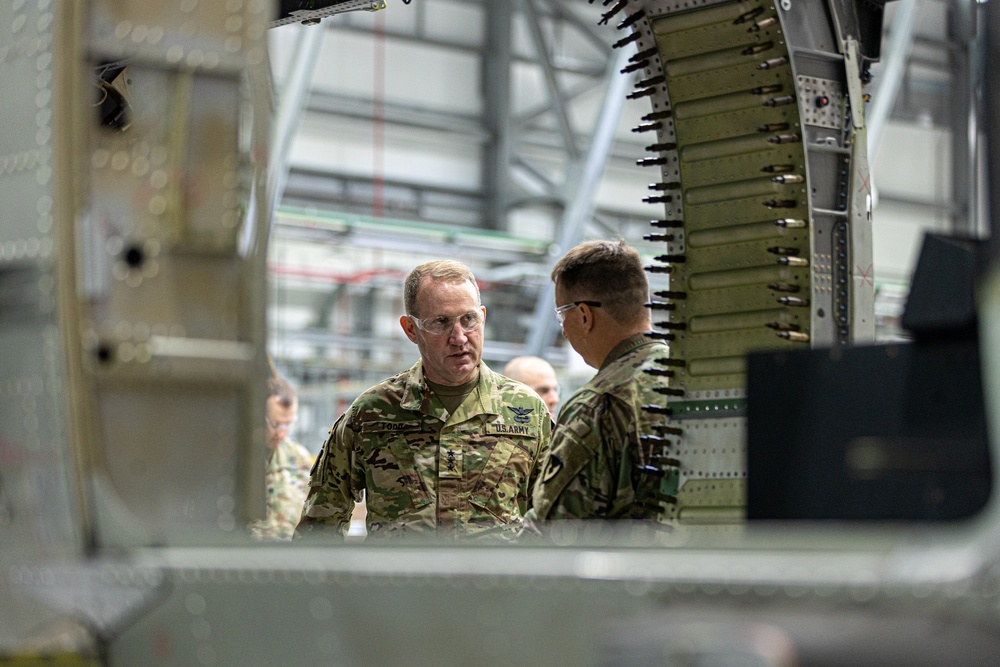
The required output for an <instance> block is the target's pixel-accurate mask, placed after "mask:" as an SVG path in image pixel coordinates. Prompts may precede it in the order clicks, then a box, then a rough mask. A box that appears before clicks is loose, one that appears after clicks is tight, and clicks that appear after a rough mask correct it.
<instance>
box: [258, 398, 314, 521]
mask: <svg viewBox="0 0 1000 667" xmlns="http://www.w3.org/2000/svg"><path fill="white" fill-rule="evenodd" d="M298 409H299V401H298V397H297V396H296V395H295V390H294V389H292V387H291V385H289V384H288V383H287V382H286V381H284V380H282V379H280V378H271V379H270V380H268V382H267V404H266V407H265V410H266V412H265V416H264V419H265V420H266V422H267V445H268V449H267V461H266V464H265V465H266V468H265V472H264V483H265V485H266V487H267V490H266V493H267V498H266V502H267V505H266V510H265V512H266V513H265V515H264V520H263V521H258V522H255V523H253V524H251V525H250V532H251V534H252V535H253V536H254V537H258V538H263V539H279V540H287V539H291V537H292V535H293V534H294V533H295V525H296V524H297V523H298V521H299V515H300V514H301V513H302V503H303V502H304V501H305V498H306V493H307V492H308V490H309V470H310V469H311V468H312V466H313V463H314V461H315V458H316V457H315V456H313V455H312V454H311V453H310V452H309V450H308V449H306V448H305V447H303V446H302V445H300V444H299V443H297V442H295V441H294V440H292V439H291V438H289V437H288V431H289V429H290V428H291V427H292V424H293V423H294V422H295V417H296V415H297V414H298Z"/></svg>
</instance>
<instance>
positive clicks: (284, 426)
mask: <svg viewBox="0 0 1000 667" xmlns="http://www.w3.org/2000/svg"><path fill="white" fill-rule="evenodd" d="M264 419H265V420H266V421H267V425H268V426H270V427H271V428H273V429H274V430H275V431H282V430H284V431H289V430H291V428H292V427H293V426H295V420H294V419H293V420H292V421H290V422H279V421H274V420H273V419H271V418H270V417H268V416H267V415H264Z"/></svg>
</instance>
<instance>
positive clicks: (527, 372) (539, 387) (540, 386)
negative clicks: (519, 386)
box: [503, 357, 559, 419]
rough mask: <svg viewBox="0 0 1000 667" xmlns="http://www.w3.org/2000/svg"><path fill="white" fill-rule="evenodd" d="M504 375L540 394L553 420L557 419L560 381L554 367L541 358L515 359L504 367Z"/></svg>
mask: <svg viewBox="0 0 1000 667" xmlns="http://www.w3.org/2000/svg"><path fill="white" fill-rule="evenodd" d="M503 374H504V375H506V376H507V377H509V378H510V379H511V380H517V381H518V382H523V383H524V384H526V385H528V386H529V387H531V388H532V389H534V390H535V393H536V394H538V395H539V396H540V397H541V398H542V400H543V401H545V407H547V408H548V409H549V414H550V415H552V419H555V418H556V406H557V405H559V381H558V380H557V379H556V371H555V369H554V368H552V365H551V364H550V363H549V362H547V361H545V360H544V359H542V358H541V357H514V358H513V359H511V360H510V361H508V362H507V365H506V366H504V367H503Z"/></svg>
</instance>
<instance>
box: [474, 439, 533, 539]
mask: <svg viewBox="0 0 1000 667" xmlns="http://www.w3.org/2000/svg"><path fill="white" fill-rule="evenodd" d="M484 437H487V438H488V437H490V436H484ZM536 448H537V447H536V442H535V438H531V437H521V438H519V439H518V440H510V439H507V438H500V439H498V440H496V442H495V443H494V444H493V446H492V449H491V451H490V455H489V458H488V459H487V461H486V464H485V465H484V466H483V469H482V472H481V473H480V475H479V479H478V480H477V481H476V483H475V484H474V485H473V487H472V493H471V495H470V497H469V502H470V503H471V504H472V505H473V506H475V507H477V508H479V509H481V510H485V511H486V512H488V513H489V514H491V515H493V516H494V517H496V518H497V519H499V520H500V521H501V522H502V523H509V522H511V521H512V520H518V519H520V517H521V508H520V507H519V506H518V502H517V501H518V494H523V496H524V499H525V500H527V497H528V495H529V494H530V493H531V489H527V488H524V487H525V485H526V484H527V481H528V476H529V475H530V474H531V466H532V463H533V456H532V452H534V451H535V450H536Z"/></svg>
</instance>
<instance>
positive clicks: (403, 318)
mask: <svg viewBox="0 0 1000 667" xmlns="http://www.w3.org/2000/svg"><path fill="white" fill-rule="evenodd" d="M399 326H400V327H402V328H403V333H405V334H406V337H407V338H409V339H410V342H413V343H416V342H417V325H415V324H414V323H413V320H411V319H410V316H409V315H400V317H399Z"/></svg>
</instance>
